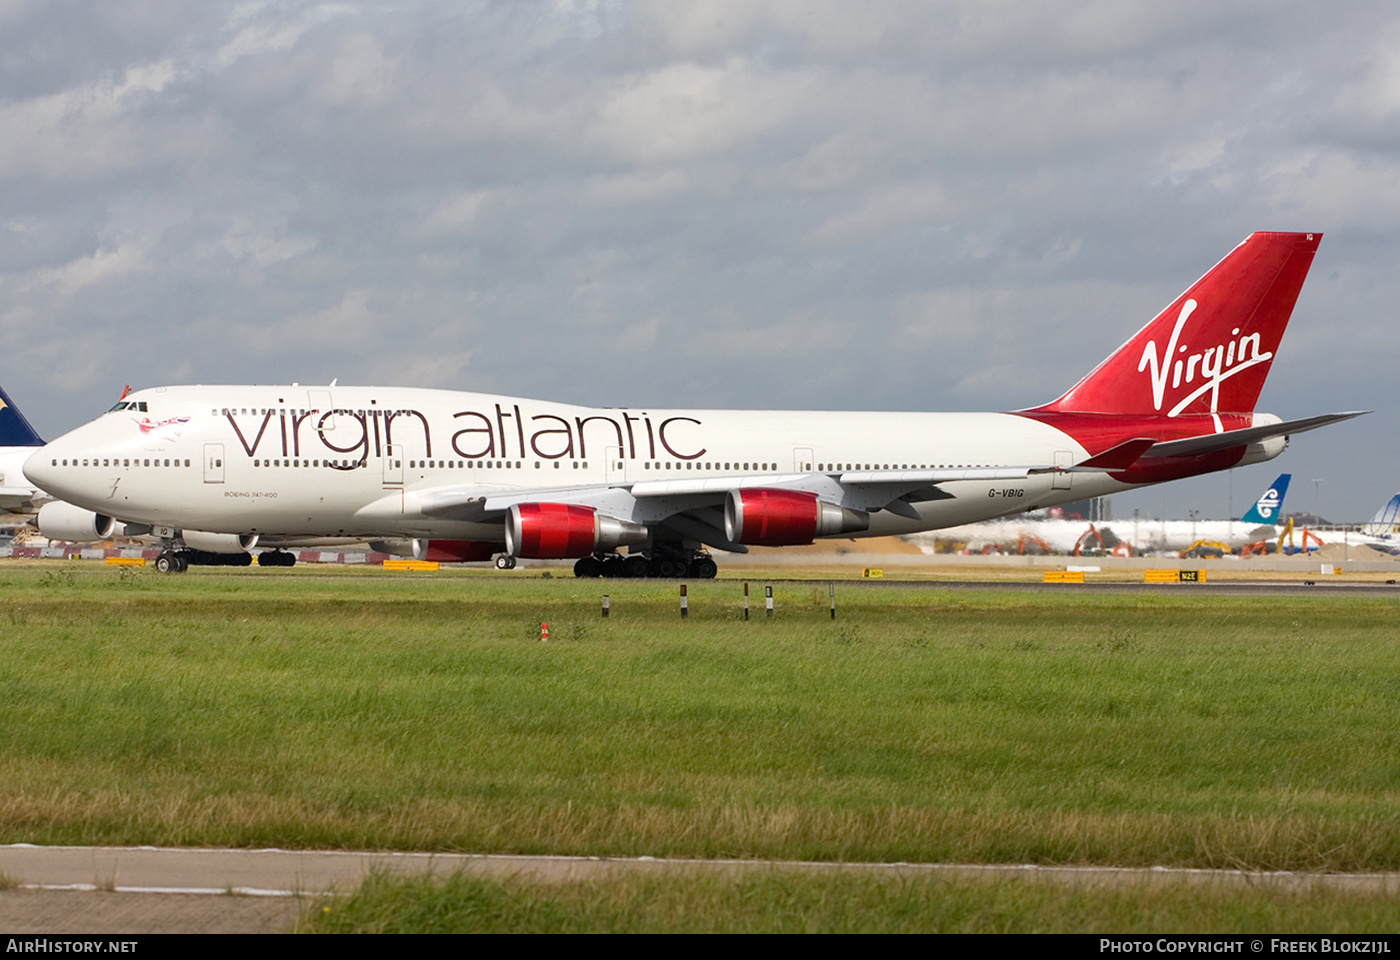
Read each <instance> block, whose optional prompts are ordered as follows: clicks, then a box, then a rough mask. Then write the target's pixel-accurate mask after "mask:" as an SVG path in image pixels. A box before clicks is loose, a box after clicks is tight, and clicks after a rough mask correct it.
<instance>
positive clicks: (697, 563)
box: [690, 557, 719, 580]
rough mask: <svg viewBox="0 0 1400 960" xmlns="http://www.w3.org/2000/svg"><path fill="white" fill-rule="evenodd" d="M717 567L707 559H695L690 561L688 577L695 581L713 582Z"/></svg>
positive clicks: (717, 571)
mask: <svg viewBox="0 0 1400 960" xmlns="http://www.w3.org/2000/svg"><path fill="white" fill-rule="evenodd" d="M717 573H719V567H718V565H716V564H715V562H714V561H713V560H711V559H710V558H709V557H696V558H695V559H694V560H692V561H690V575H691V576H692V577H694V578H696V579H697V580H713V579H714V578H715V574H717Z"/></svg>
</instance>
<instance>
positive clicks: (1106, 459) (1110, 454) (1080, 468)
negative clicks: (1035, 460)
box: [1031, 437, 1157, 474]
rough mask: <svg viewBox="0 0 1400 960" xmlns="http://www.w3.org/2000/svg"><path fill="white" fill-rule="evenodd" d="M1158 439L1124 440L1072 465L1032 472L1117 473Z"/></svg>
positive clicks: (1040, 468)
mask: <svg viewBox="0 0 1400 960" xmlns="http://www.w3.org/2000/svg"><path fill="white" fill-rule="evenodd" d="M1156 442H1157V441H1156V440H1153V439H1152V438H1150V437H1138V438H1137V439H1134V440H1124V441H1123V442H1122V443H1120V444H1118V445H1117V446H1114V447H1110V448H1108V449H1107V450H1105V451H1104V452H1103V453H1100V454H1098V455H1097V456H1093V457H1090V458H1089V459H1088V460H1083V461H1081V462H1079V463H1076V464H1075V465H1074V466H1072V467H1036V468H1035V469H1033V470H1032V471H1031V473H1033V474H1036V473H1075V472H1078V473H1116V472H1118V471H1120V470H1127V469H1128V468H1129V467H1131V466H1132V465H1133V464H1134V463H1137V461H1138V458H1139V457H1141V456H1142V455H1143V454H1144V453H1146V452H1147V451H1148V450H1149V449H1151V448H1152V445H1153V444H1155V443H1156Z"/></svg>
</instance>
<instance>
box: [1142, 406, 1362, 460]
mask: <svg viewBox="0 0 1400 960" xmlns="http://www.w3.org/2000/svg"><path fill="white" fill-rule="evenodd" d="M1370 412H1371V411H1369V410H1352V411H1348V412H1346V413H1326V414H1323V415H1322V416H1319V417H1304V418H1303V419H1301V420H1285V421H1283V422H1281V423H1269V424H1265V425H1264V426H1261V427H1246V428H1245V429H1243V430H1227V431H1225V432H1224V433H1208V434H1206V435H1205V436H1203V437H1187V438H1186V439H1185V440H1166V441H1163V442H1162V443H1154V444H1153V445H1152V447H1151V448H1150V449H1149V450H1148V451H1147V452H1146V453H1144V454H1143V455H1142V456H1143V458H1144V459H1146V458H1153V459H1155V458H1158V457H1195V456H1200V455H1201V454H1206V453H1217V452H1219V451H1221V450H1229V449H1230V448H1232V447H1247V446H1249V445H1250V444H1251V443H1259V442H1261V441H1263V440H1272V439H1273V438H1274V437H1284V436H1288V435H1290V434H1294V433H1304V432H1306V431H1308V430H1316V429H1317V428H1318V427H1325V426H1327V425H1328V424H1332V423H1341V422H1342V421H1343V420H1350V419H1352V418H1353V417H1360V416H1365V415H1366V414H1368V413H1370Z"/></svg>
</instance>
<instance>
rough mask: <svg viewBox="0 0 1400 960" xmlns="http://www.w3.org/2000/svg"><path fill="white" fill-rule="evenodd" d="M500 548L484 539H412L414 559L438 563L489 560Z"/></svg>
mask: <svg viewBox="0 0 1400 960" xmlns="http://www.w3.org/2000/svg"><path fill="white" fill-rule="evenodd" d="M499 549H500V545H499V544H495V543H490V542H488V541H485V540H414V541H413V556H414V559H416V560H436V561H437V562H438V563H471V562H473V561H476V560H490V559H491V558H492V557H493V556H495V555H496V553H497V551H498V550H499Z"/></svg>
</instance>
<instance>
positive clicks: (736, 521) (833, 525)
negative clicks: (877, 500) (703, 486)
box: [724, 488, 870, 547]
mask: <svg viewBox="0 0 1400 960" xmlns="http://www.w3.org/2000/svg"><path fill="white" fill-rule="evenodd" d="M869 529H870V514H868V513H866V512H864V511H862V510H851V509H849V508H847V507H841V506H837V505H836V504H834V503H827V502H826V501H825V500H818V499H817V495H816V494H814V493H805V492H803V491H801V490H768V489H763V488H754V489H749V490H731V491H729V496H728V497H726V498H725V502H724V532H725V535H726V536H728V537H729V539H730V540H731V541H733V542H734V543H744V544H750V545H752V546H757V547H786V546H796V545H798V544H804V543H811V542H812V541H813V540H815V539H816V538H817V537H828V536H835V535H838V534H842V533H856V532H858V531H861V530H869Z"/></svg>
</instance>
